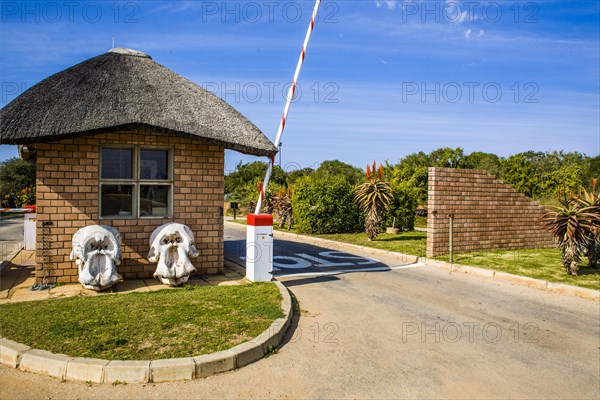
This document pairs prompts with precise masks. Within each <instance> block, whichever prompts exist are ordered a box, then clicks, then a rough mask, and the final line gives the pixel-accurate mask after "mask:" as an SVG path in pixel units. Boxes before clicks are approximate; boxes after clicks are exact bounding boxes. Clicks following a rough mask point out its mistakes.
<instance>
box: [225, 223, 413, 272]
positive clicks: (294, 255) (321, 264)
mask: <svg viewBox="0 0 600 400" xmlns="http://www.w3.org/2000/svg"><path fill="white" fill-rule="evenodd" d="M259 256H260V255H259ZM225 257H226V258H227V259H229V260H231V261H233V262H235V263H236V264H238V265H241V266H245V260H246V231H245V227H244V226H243V225H240V226H239V227H237V226H235V225H231V226H229V227H228V228H226V229H225ZM407 264H409V263H402V262H398V261H395V262H393V263H392V264H386V263H382V262H380V261H379V260H378V259H375V258H373V257H372V256H366V255H363V256H357V255H354V254H350V253H348V252H345V251H339V249H338V248H337V246H336V245H335V244H332V245H331V246H328V247H323V246H320V245H314V244H308V243H302V242H298V241H291V240H275V245H274V247H273V275H274V276H275V277H276V278H281V277H284V276H290V275H295V276H298V275H311V276H313V275H321V274H331V273H339V272H354V271H375V270H384V271H389V270H390V269H391V268H412V267H414V266H413V265H407Z"/></svg>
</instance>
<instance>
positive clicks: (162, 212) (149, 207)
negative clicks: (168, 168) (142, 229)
mask: <svg viewBox="0 0 600 400" xmlns="http://www.w3.org/2000/svg"><path fill="white" fill-rule="evenodd" d="M170 190H171V186H150V185H142V186H140V217H165V216H168V215H169V191H170Z"/></svg>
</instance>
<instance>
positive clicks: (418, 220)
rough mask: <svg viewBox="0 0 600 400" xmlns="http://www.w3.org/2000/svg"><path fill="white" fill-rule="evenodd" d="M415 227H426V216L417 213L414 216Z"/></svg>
mask: <svg viewBox="0 0 600 400" xmlns="http://www.w3.org/2000/svg"><path fill="white" fill-rule="evenodd" d="M415 227H416V228H427V217H419V216H418V215H417V216H416V217H415Z"/></svg>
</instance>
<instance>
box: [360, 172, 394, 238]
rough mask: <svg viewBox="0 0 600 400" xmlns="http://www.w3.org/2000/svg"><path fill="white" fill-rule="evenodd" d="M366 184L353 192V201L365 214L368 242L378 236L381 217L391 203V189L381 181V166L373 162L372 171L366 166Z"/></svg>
mask: <svg viewBox="0 0 600 400" xmlns="http://www.w3.org/2000/svg"><path fill="white" fill-rule="evenodd" d="M366 172H367V173H366V178H367V179H366V182H364V183H362V184H360V185H359V186H357V187H356V189H355V190H354V200H355V201H356V203H357V204H358V206H359V207H360V208H361V209H362V210H363V211H364V212H365V232H366V233H367V236H368V238H369V240H373V239H375V238H376V237H377V235H378V234H379V229H380V227H381V222H382V219H383V215H384V213H385V212H386V210H387V209H388V207H389V205H390V202H391V201H392V198H393V194H392V188H391V187H390V184H389V183H388V182H385V181H383V166H382V165H380V166H379V169H378V170H377V165H376V164H375V162H373V171H372V172H371V167H370V166H369V165H367V171H366Z"/></svg>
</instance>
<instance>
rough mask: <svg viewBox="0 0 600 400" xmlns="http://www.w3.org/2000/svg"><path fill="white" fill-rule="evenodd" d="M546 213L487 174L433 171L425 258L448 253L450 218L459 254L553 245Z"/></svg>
mask: <svg viewBox="0 0 600 400" xmlns="http://www.w3.org/2000/svg"><path fill="white" fill-rule="evenodd" d="M545 212H546V210H545V209H544V208H543V207H542V206H540V205H539V204H537V203H536V202H534V201H532V200H531V199H529V198H528V197H526V196H524V195H523V194H521V193H519V192H517V191H516V190H515V189H513V188H512V187H511V186H509V185H505V184H504V183H502V181H500V180H498V179H496V178H495V177H494V176H493V175H490V174H488V173H487V172H486V171H477V170H464V169H452V168H429V196H428V217H427V228H428V232H427V257H435V256H439V255H443V254H448V253H449V250H448V248H449V238H450V234H449V216H450V214H454V251H455V252H457V253H460V252H471V251H479V250H499V249H504V250H511V249H525V248H538V247H550V246H553V244H554V240H553V238H552V236H551V235H550V234H549V233H548V232H547V231H546V230H545V229H544V227H543V224H542V222H541V220H540V218H541V217H542V215H543V214H544V213H545Z"/></svg>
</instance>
